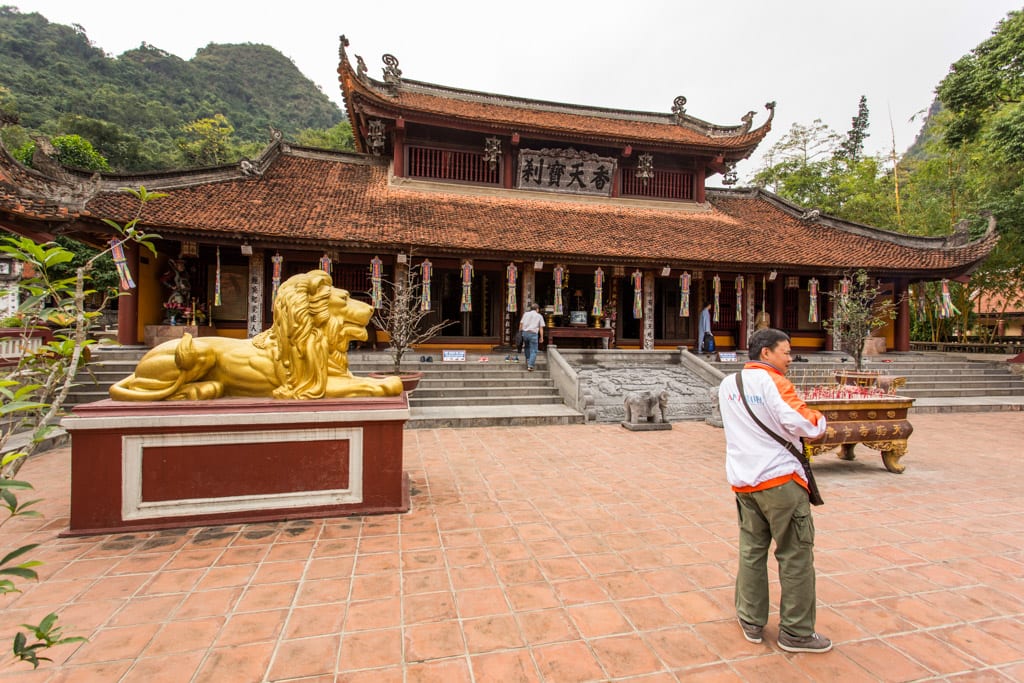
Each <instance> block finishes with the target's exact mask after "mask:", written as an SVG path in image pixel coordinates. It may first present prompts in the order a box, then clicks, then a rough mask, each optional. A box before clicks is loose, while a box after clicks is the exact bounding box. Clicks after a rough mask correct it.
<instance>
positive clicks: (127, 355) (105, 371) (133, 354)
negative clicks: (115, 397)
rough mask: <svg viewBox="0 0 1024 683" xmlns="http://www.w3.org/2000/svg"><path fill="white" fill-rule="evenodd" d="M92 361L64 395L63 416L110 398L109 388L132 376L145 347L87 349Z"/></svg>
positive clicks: (147, 349) (108, 346)
mask: <svg viewBox="0 0 1024 683" xmlns="http://www.w3.org/2000/svg"><path fill="white" fill-rule="evenodd" d="M91 351H92V360H90V361H89V364H88V365H87V366H86V367H84V368H82V369H81V370H79V371H78V374H77V375H75V386H74V387H73V388H72V389H71V391H70V392H68V398H67V401H66V402H65V403H64V406H65V409H66V410H67V412H71V408H72V407H73V406H76V405H79V404H81V403H92V402H93V401H101V400H103V399H105V398H110V394H109V393H107V392H108V391H109V390H110V387H111V385H113V384H114V383H115V382H117V381H118V380H120V379H123V378H125V377H127V376H128V375H130V374H132V372H133V371H134V370H135V366H136V365H138V363H139V360H140V359H141V358H142V356H143V355H144V354H145V353H146V351H149V347H148V346H144V345H141V344H140V345H138V346H120V345H117V344H95V345H93V346H92V348H91Z"/></svg>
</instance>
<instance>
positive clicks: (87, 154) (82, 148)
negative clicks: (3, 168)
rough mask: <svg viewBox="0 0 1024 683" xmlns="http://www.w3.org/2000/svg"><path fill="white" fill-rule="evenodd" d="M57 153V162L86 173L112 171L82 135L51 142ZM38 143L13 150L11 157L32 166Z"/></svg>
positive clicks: (58, 138)
mask: <svg viewBox="0 0 1024 683" xmlns="http://www.w3.org/2000/svg"><path fill="white" fill-rule="evenodd" d="M50 144H51V145H53V148H54V150H55V152H56V157H55V159H54V160H55V161H57V162H59V163H61V164H63V165H64V166H70V167H71V168H80V169H84V170H86V171H110V170H111V169H110V164H108V163H107V160H106V159H105V158H104V157H103V155H102V154H100V153H99V152H97V151H96V150H95V149H94V148H93V146H92V143H91V142H89V141H88V140H86V139H85V138H83V137H82V136H80V135H58V136H57V137H55V138H53V139H51V140H50ZM35 151H36V143H35V142H32V141H29V142H26V143H25V144H24V145H22V146H21V147H19V148H17V149H15V150H13V151H12V152H11V155H12V156H13V157H14V158H15V159H17V160H18V161H20V162H21V163H23V164H24V165H26V166H29V167H31V166H32V157H33V156H34V155H35Z"/></svg>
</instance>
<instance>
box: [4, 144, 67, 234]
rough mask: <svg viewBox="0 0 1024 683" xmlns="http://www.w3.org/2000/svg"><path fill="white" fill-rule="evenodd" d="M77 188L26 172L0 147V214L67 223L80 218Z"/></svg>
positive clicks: (34, 172) (30, 171) (28, 170)
mask: <svg viewBox="0 0 1024 683" xmlns="http://www.w3.org/2000/svg"><path fill="white" fill-rule="evenodd" d="M79 189H80V188H79V187H75V186H72V185H71V184H69V183H67V182H62V181H59V180H55V179H52V178H48V177H46V176H44V175H42V174H41V173H38V172H36V171H32V170H30V169H26V168H25V167H23V166H22V165H21V164H19V163H18V162H16V161H15V160H14V159H13V157H11V155H10V153H9V152H8V151H7V149H5V148H4V146H3V145H0V211H2V212H4V213H7V214H8V215H10V216H12V217H15V218H24V219H29V220H44V221H69V220H72V219H74V218H78V217H79V216H81V215H82V209H83V205H82V196H81V193H80V192H78V190H79Z"/></svg>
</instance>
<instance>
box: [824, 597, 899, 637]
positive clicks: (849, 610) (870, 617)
mask: <svg viewBox="0 0 1024 683" xmlns="http://www.w3.org/2000/svg"><path fill="white" fill-rule="evenodd" d="M834 609H835V611H836V612H837V613H838V614H839V615H840V616H842V617H844V618H846V619H848V620H850V621H851V622H853V623H854V624H856V625H857V626H859V627H860V628H862V629H864V630H865V631H867V632H868V633H871V634H874V635H880V636H881V635H888V634H892V633H902V632H905V631H909V630H912V629H913V625H912V624H911V623H910V622H909V621H907V620H905V619H903V618H902V617H900V615H899V614H898V613H896V612H892V611H890V610H887V609H885V608H884V607H882V606H880V605H878V604H876V603H874V602H871V601H862V602H851V603H848V604H846V605H837V606H836V607H835V608H834Z"/></svg>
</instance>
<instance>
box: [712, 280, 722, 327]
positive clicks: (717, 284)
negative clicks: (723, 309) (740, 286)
mask: <svg viewBox="0 0 1024 683" xmlns="http://www.w3.org/2000/svg"><path fill="white" fill-rule="evenodd" d="M711 282H712V283H713V285H714V291H715V307H714V315H713V317H712V319H713V320H714V321H715V322H716V323H717V322H718V297H720V296H721V295H722V278H720V277H718V276H717V275H715V277H714V279H713V280H712V281H711Z"/></svg>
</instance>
